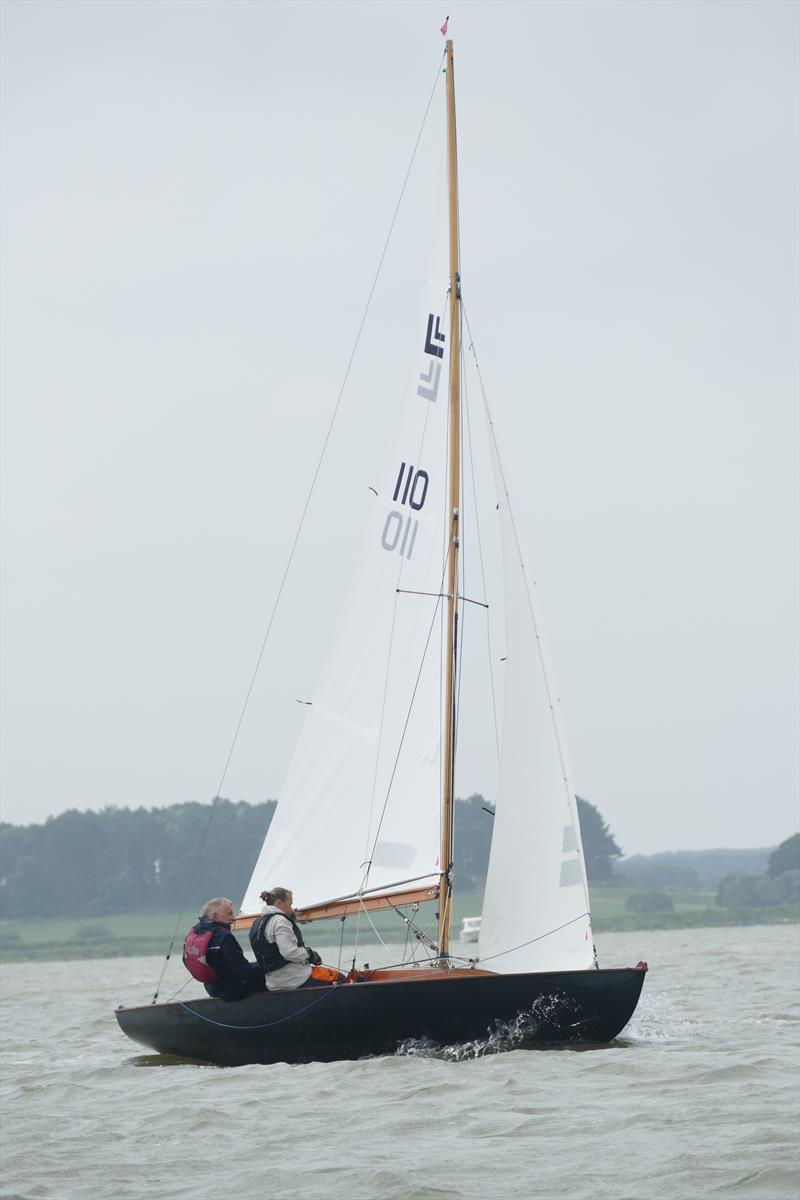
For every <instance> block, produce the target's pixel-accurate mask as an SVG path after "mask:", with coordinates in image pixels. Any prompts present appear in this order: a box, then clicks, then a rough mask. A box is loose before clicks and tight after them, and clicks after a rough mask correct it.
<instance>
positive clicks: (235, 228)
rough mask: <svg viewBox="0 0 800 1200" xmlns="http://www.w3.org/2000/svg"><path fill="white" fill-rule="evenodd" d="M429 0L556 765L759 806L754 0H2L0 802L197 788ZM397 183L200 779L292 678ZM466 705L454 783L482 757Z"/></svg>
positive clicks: (762, 778) (794, 366)
mask: <svg viewBox="0 0 800 1200" xmlns="http://www.w3.org/2000/svg"><path fill="white" fill-rule="evenodd" d="M448 6H449V8H450V33H451V35H452V36H453V37H454V39H455V47H456V56H457V57H456V81H457V88H458V102H459V137H460V165H461V219H462V246H463V275H464V292H465V297H466V299H467V303H468V306H469V317H470V322H471V324H472V330H473V333H474V335H475V340H476V344H477V347H478V350H479V354H480V358H481V366H482V371H483V375H484V379H485V383H486V386H487V390H488V393H489V397H490V400H491V402H492V404H493V407H494V411H495V418H496V422H497V426H498V430H499V435H500V438H501V444H502V446H503V448H504V450H505V455H506V467H507V471H508V476H509V479H510V481H511V488H512V493H513V496H514V499H515V504H516V508H517V518H518V522H519V524H520V526H521V527H522V529H523V530H524V531H527V532H526V533H525V537H526V538H527V539H528V540H527V541H526V548H527V549H526V553H527V555H528V561H529V565H530V563H531V562H533V563H535V566H534V569H533V574H534V576H535V578H536V581H537V590H538V592H539V595H540V599H541V602H542V606H543V611H544V618H545V630H546V633H547V635H548V642H549V648H550V657H551V659H552V661H553V664H554V668H555V674H556V678H557V682H558V690H559V693H560V696H561V698H562V702H563V705H564V709H565V719H566V725H567V733H568V737H569V742H570V748H571V754H572V760H573V769H574V777H575V783H576V787H577V790H578V791H579V793H580V794H582V795H584V796H586V797H587V798H588V799H590V800H592V801H593V802H594V803H595V804H597V805H598V807H599V808H600V809H601V811H602V812H603V814H604V816H605V817H606V818H607V820H608V821H609V823H610V825H611V827H612V829H613V831H614V833H615V834H616V836H617V838H618V840H619V841H620V843H621V844H622V846H623V848H624V850H625V851H626V852H627V853H635V852H653V851H657V850H664V849H678V848H703V847H711V846H722V845H725V846H754V845H761V846H766V845H772V844H775V843H777V842H778V841H780V840H782V839H783V838H785V837H786V836H788V835H789V834H790V833H792V832H793V831H794V830H796V829H797V827H798V819H799V818H798V745H797V730H798V615H797V614H798V492H797V474H798V472H797V467H798V332H797V331H798V262H799V258H798V216H797V214H798V111H799V108H800V105H799V104H798V11H799V10H798V6H797V4H795V3H773V2H771V0H757V2H756V3H748V2H747V0H742V2H739V3H725V2H718V3H693V2H685V3H672V2H671V0H670V2H668V3H659V2H653V3H635V2H626V3H605V2H603V0H591V2H590V3H582V2H581V0H574V2H571V3H547V2H541V3H530V4H525V3H511V4H508V3H502V2H501V0H494V2H492V3H481V2H479V0H474V2H472V3H464V2H463V0H460V2H459V0H446V2H445V0H440V2H439V3H436V4H431V3H428V0H420V2H418V3H413V2H412V3H408V2H403V3H371V4H365V3H336V2H330V0H329V2H326V3H324V4H316V3H290V4H285V3H259V2H257V0H252V2H247V3H241V2H238V0H227V2H225V3H215V2H208V3H206V2H193V0H182V2H179V3H172V2H170V0H163V2H150V3H140V2H138V0H136V2H133V3H129V2H126V0H117V2H114V3H98V2H93V3H73V2H71V0H57V2H56V3H48V2H40V0H25V2H24V3H19V2H17V0H5V2H4V3H3V5H2V22H3V54H4V69H3V89H4V90H3V97H2V101H3V102H2V118H3V164H2V165H3V206H2V208H3V213H2V215H3V289H4V290H3V306H2V308H3V380H2V399H3V413H2V417H3V428H2V433H3V494H2V502H3V504H2V515H3V613H2V617H3V755H2V757H3V776H2V800H3V818H4V819H5V820H7V821H12V822H39V821H42V820H43V819H45V818H46V817H47V816H48V815H51V814H55V813H58V812H60V811H62V810H64V809H66V808H71V807H77V808H101V807H103V806H105V805H107V804H117V805H127V806H138V805H140V804H143V805H147V806H150V805H162V804H170V803H174V802H177V801H188V800H204V801H205V800H208V799H210V798H211V797H212V796H213V795H214V793H215V790H216V788H217V784H218V782H219V779H220V774H221V771H222V768H223V764H224V762H225V758H226V755H227V752H228V748H229V745H230V741H231V737H232V734H233V729H234V726H235V724H236V720H237V717H238V713H239V710H240V707H241V704H242V701H243V698H244V694H245V691H246V688H247V684H248V680H249V676H250V672H251V670H252V668H253V665H254V662H255V658H256V655H257V652H258V648H259V645H260V643H261V638H262V636H263V633H264V630H265V627H266V621H267V618H268V615H269V612H270V610H271V607H272V604H273V601H274V597H275V592H276V587H277V582H278V579H279V577H280V573H281V571H282V569H283V564H284V562H285V560H286V555H287V553H288V550H289V546H290V544H291V539H292V537H293V534H294V530H295V527H296V524H297V520H298V518H299V514H300V511H301V508H302V504H303V499H304V496H305V493H306V489H307V487H308V484H309V481H310V478H311V474H312V471H313V467H314V463H315V461H316V456H317V454H318V451H319V448H320V445H321V442H322V438H323V436H324V432H325V428H326V425H327V422H328V419H329V416H330V413H331V411H332V408H333V404H334V401H335V398H336V394H337V391H338V388H339V385H340V383H341V379H342V376H343V372H344V368H345V364H346V361H347V358H348V355H349V352H350V349H351V346H352V343H353V339H354V336H355V332H356V329H357V327H358V323H359V320H360V316H361V311H362V309H363V306H364V303H365V300H366V296H367V292H368V289H369V285H370V282H371V279H372V276H373V273H374V270H375V267H376V264H377V260H378V256H379V253H380V249H381V246H382V244H383V240H384V237H385V235H386V231H387V229H388V226H389V221H390V218H391V214H392V211H393V209H394V205H395V202H396V199H397V196H398V192H399V188H400V183H401V181H402V178H403V173H404V171H405V168H406V165H407V163H408V159H409V155H410V151H411V147H412V146H413V143H414V139H415V137H416V133H417V130H418V128H419V123H420V120H421V117H422V113H423V110H424V107H425V104H426V101H427V97H428V95H429V93H430V89H431V86H432V83H433V80H434V78H435V75H436V66H437V62H438V60H439V57H440V55H441V53H442V49H443V45H442V39H441V37H440V35H439V32H438V27H439V25H440V24H441V22H442V20H443V19H444V17H445V15H446V12H447V7H448ZM434 103H435V105H436V106H437V107H438V106H439V105H441V104H442V103H443V101H442V95H441V89H440V90H439V93H438V94H437V96H436V99H435V102H434ZM426 161H427V160H426V158H425V153H424V152H423V151H421V158H420V168H421V169H424V167H425V165H426ZM414 178H415V179H416V175H415V176H414ZM411 191H412V195H411V200H410V203H411V202H412V201H413V187H412V190H411ZM404 220H405V225H404V224H403V221H404ZM414 220H415V218H414V217H413V204H412V215H411V216H409V217H408V218H401V221H400V223H399V225H398V231H397V238H396V241H394V242H393V244H392V249H391V250H390V253H389V255H388V257H387V262H386V267H385V272H384V275H383V276H382V278H381V284H380V285H379V288H378V292H377V293H376V309H375V316H374V318H373V316H372V314H371V317H370V322H369V323H368V326H367V328H366V330H365V336H364V345H363V353H362V355H361V356H360V358H359V359H358V360H357V363H359V364H361V365H360V366H359V367H358V368H357V370H356V372H355V373H354V378H353V396H352V398H351V397H350V396H349V394H348V393H346V394H345V400H344V402H343V408H342V413H341V419H340V420H339V422H338V423H337V427H336V429H335V433H334V438H333V442H332V446H331V454H332V459H331V463H332V464H333V465H332V466H331V467H330V469H328V468H327V467H326V468H325V470H324V471H323V476H322V478H321V481H320V490H319V492H318V494H317V495H316V496H315V500H314V502H313V504H312V509H311V513H310V517H309V523H308V528H307V531H306V535H305V537H304V540H303V542H302V544H301V548H300V551H299V554H298V560H297V570H296V572H295V574H294V576H293V579H292V584H291V586H290V588H289V591H288V592H287V604H286V605H285V606H284V607H283V608H282V609H281V610H280V614H279V618H278V621H277V624H276V627H275V636H274V638H273V640H272V641H271V642H270V644H269V645H268V648H267V653H266V655H265V659H264V662H263V666H262V670H261V673H260V675H259V679H258V683H257V686H256V689H255V692H254V695H253V701H252V703H251V705H250V708H249V709H248V713H247V718H246V720H245V724H244V726H243V729H242V734H241V738H240V744H239V747H238V750H237V753H236V755H235V756H234V760H233V763H232V765H231V768H230V771H229V773H228V775H227V777H226V780H225V786H224V787H223V794H225V795H227V796H230V797H231V798H232V799H246V800H250V801H253V802H255V801H259V800H263V799H266V798H267V797H272V796H275V795H276V794H277V793H278V791H279V789H280V785H281V781H282V777H283V773H284V771H285V769H286V766H287V762H288V756H289V753H290V750H291V745H292V740H293V738H294V736H295V735H296V733H297V728H298V723H299V720H300V718H301V716H302V710H301V709H300V708H299V706H298V705H297V704H296V703H295V700H296V699H298V698H303V697H307V696H308V695H309V694H310V692H311V690H312V689H313V686H314V679H315V672H316V670H317V669H318V666H319V654H320V652H321V649H322V647H323V646H324V643H325V641H326V639H327V637H328V633H329V622H330V621H331V620H332V617H331V616H330V613H331V612H332V611H334V610H335V608H336V600H337V598H338V596H339V595H340V589H341V586H342V582H341V580H340V578H339V575H340V574H341V569H340V567H341V564H346V563H347V562H349V561H350V556H351V555H352V548H351V546H350V545H349V542H348V536H349V535H348V534H347V533H346V532H345V530H346V528H348V527H349V525H350V524H351V523H352V522H350V521H349V520H348V517H349V516H350V515H351V513H352V511H354V509H355V507H356V499H355V493H353V495H351V494H350V492H351V490H352V488H351V483H350V481H351V479H353V478H355V476H356V475H357V472H356V471H355V470H354V464H355V463H356V462H357V461H359V455H361V454H362V453H363V452H364V451H363V447H364V446H365V445H367V444H368V440H369V438H370V436H371V435H372V433H373V432H375V431H376V430H377V431H378V432H380V430H379V428H378V426H379V423H380V419H381V418H380V410H379V406H377V405H376V399H379V398H380V393H381V391H382V389H383V388H384V384H383V382H380V386H378V383H376V381H385V380H388V379H390V378H392V377H393V373H394V372H395V371H398V370H399V371H401V372H402V371H404V370H405V369H406V367H407V365H408V364H407V363H405V364H404V359H403V357H402V354H401V352H400V351H402V350H403V347H402V346H401V347H400V348H399V349H398V347H397V345H396V344H395V340H394V338H393V336H392V329H393V323H392V322H393V318H392V308H393V304H394V305H395V306H396V307H397V308H398V309H399V308H400V307H401V306H405V303H406V294H407V293H408V294H410V295H412V296H415V295H416V292H414V291H413V289H412V290H409V289H410V288H411V285H410V283H409V278H410V268H409V269H407V263H408V262H409V260H410V257H411V255H410V252H409V247H412V246H414V245H416V243H417V242H418V241H419V240H420V238H419V236H418V235H420V234H421V230H420V229H419V228H418V227H416V226H415V225H414ZM393 271H394V273H395V276H394V277H396V278H397V280H398V283H397V286H396V290H393V288H394V285H393V284H392V282H391V280H392V278H393V275H392V272H393ZM407 277H408V278H407ZM381 314H385V315H381ZM398 319H399V318H398ZM359 372H360V373H359ZM369 380H372V387H371V388H370V386H369V383H368V381H369ZM365 381H367V382H365ZM373 427H375V428H373ZM326 471H327V474H326V473H325V472H326ZM357 482H358V483H359V487H360V484H361V480H360V478H359V479H358V480H357ZM359 494H360V493H359ZM331 517H333V518H334V519H333V523H332V524H331ZM339 539H341V545H340V544H339ZM319 566H321V567H322V568H324V582H323V583H322V585H321V584H320V581H319V578H318V575H317V571H316V568H317V567H319ZM469 720H472V718H471V717H470V718H469ZM475 720H476V725H475V728H474V729H473V728H472V727H467V730H466V732H467V734H468V736H466V737H462V743H463V744H464V745H465V746H466V747H467V752H466V753H465V756H464V759H463V761H462V764H461V767H460V775H459V788H458V790H459V792H460V793H461V794H466V793H468V792H470V791H472V790H481V791H483V792H484V794H485V795H487V796H488V797H491V796H492V794H493V787H494V762H493V760H492V756H491V754H490V753H488V752H487V751H486V750H485V747H484V745H483V739H482V737H481V736H480V734H481V733H482V729H480V728H479V727H478V724H477V718H475ZM466 721H467V717H466V716H465V722H466ZM473 735H474V736H473Z"/></svg>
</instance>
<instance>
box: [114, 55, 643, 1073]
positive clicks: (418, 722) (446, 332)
mask: <svg viewBox="0 0 800 1200" xmlns="http://www.w3.org/2000/svg"><path fill="white" fill-rule="evenodd" d="M444 64H445V74H446V81H447V87H446V114H447V189H446V196H445V197H444V198H443V199H444V200H446V210H447V236H446V237H442V238H440V239H439V242H440V247H441V250H440V262H438V263H437V264H436V265H435V267H434V269H433V271H432V273H431V276H430V279H429V282H428V283H427V285H426V292H425V302H424V305H423V309H422V312H421V314H420V320H419V325H418V329H417V342H416V351H415V354H416V358H415V362H414V370H413V374H412V378H411V382H410V385H409V387H408V389H407V395H406V402H405V407H404V412H403V415H402V418H400V417H399V416H398V440H397V446H396V448H395V449H394V450H393V452H392V455H391V456H390V458H389V461H388V462H387V464H386V465H385V467H384V470H383V473H382V475H380V476H379V477H378V478H376V479H375V480H374V483H376V484H378V486H377V487H373V486H372V483H373V480H372V479H370V480H368V481H366V482H367V483H368V485H369V486H370V488H371V500H370V503H371V511H370V513H369V518H368V522H367V529H366V535H365V539H364V543H363V548H362V552H361V557H360V559H359V561H358V564H357V566H356V570H355V573H354V577H353V581H352V587H351V590H350V594H349V598H348V601H347V604H346V607H345V615H344V618H343V622H342V626H341V629H340V631H339V636H338V639H336V641H335V642H334V643H333V644H332V648H331V651H330V655H329V657H328V661H327V663H326V664H325V666H324V669H323V671H322V675H321V678H320V681H319V684H318V686H317V689H316V692H315V694H314V697H313V701H312V702H311V704H310V705H309V706H308V710H307V717H306V721H305V725H304V728H303V731H302V734H301V736H300V740H299V743H298V745H297V747H296V750H295V753H294V757H293V759H292V761H291V764H290V767H289V770H288V774H287V778H286V781H285V784H284V787H283V789H282V791H281V794H280V797H279V802H278V805H277V809H276V812H275V815H274V817H273V820H272V822H271V824H270V827H269V829H268V831H267V836H266V840H265V842H264V845H263V848H262V850H261V853H260V855H259V857H258V861H257V862H256V865H255V868H254V871H253V875H252V879H251V881H250V884H249V885H248V888H247V890H246V893H245V896H244V899H243V901H242V905H241V911H240V914H239V916H238V917H237V918H236V922H235V928H237V929H241V930H244V929H248V928H249V927H250V925H251V924H252V922H253V921H254V920H255V919H256V918H257V917H258V916H259V915H260V912H261V906H260V900H259V897H260V894H261V892H262V890H263V889H265V888H270V887H275V886H282V887H288V888H291V889H292V891H293V892H294V896H295V898H296V900H297V901H298V903H299V904H300V905H301V907H299V908H298V910H297V916H298V919H299V920H300V921H301V922H313V921H319V920H325V919H339V920H340V921H342V929H344V922H345V920H346V919H348V918H352V917H357V918H359V919H361V918H364V919H371V914H374V913H376V912H380V911H381V910H387V911H388V910H397V911H398V912H400V913H401V914H404V920H405V921H406V923H407V925H408V927H409V928H410V929H414V931H415V934H416V937H414V938H412V939H411V941H412V944H413V945H414V946H415V947H416V948H417V949H418V948H419V947H420V946H422V947H427V957H426V958H425V959H424V960H423V961H420V960H419V958H418V957H417V955H416V953H415V954H414V955H413V956H411V957H409V958H407V959H406V961H404V962H402V963H400V964H397V965H394V966H391V967H386V968H382V969H374V970H370V969H368V968H366V967H362V968H361V969H358V968H356V966H355V959H354V962H353V969H352V970H351V971H350V973H349V974H348V975H347V977H346V979H345V982H344V983H340V984H338V985H330V984H322V983H321V984H320V985H319V986H317V987H306V988H303V989H301V990H300V991H294V992H267V993H264V994H256V995H253V996H250V997H248V998H247V999H245V1000H243V1001H241V1002H239V1003H235V1004H224V1003H222V1002H221V1001H219V1000H214V999H199V1000H191V1001H181V1000H173V1001H171V1002H166V1003H151V1004H149V1005H143V1006H133V1007H124V1006H121V1007H119V1008H118V1009H117V1010H116V1018H117V1021H118V1022H119V1026H120V1028H121V1029H122V1031H123V1032H124V1033H125V1034H127V1036H128V1037H130V1038H132V1039H133V1040H134V1041H136V1042H139V1043H142V1044H143V1045H145V1046H147V1047H150V1048H152V1049H154V1050H156V1051H159V1052H161V1053H167V1054H171V1055H177V1056H181V1057H185V1058H191V1059H196V1060H200V1061H203V1062H211V1063H217V1064H221V1065H235V1064H244V1063H274V1062H309V1061H332V1060H337V1059H354V1058H359V1057H362V1056H365V1055H375V1054H387V1053H392V1052H393V1051H395V1050H396V1048H397V1047H398V1045H399V1044H401V1043H403V1042H406V1041H408V1040H409V1039H426V1040H427V1041H429V1042H432V1043H434V1044H452V1043H454V1042H466V1041H474V1040H476V1039H481V1038H486V1037H487V1035H491V1034H492V1033H493V1032H495V1031H496V1030H498V1029H499V1028H507V1027H510V1026H513V1027H514V1028H516V1029H517V1030H522V1034H521V1039H518V1042H517V1044H531V1045H553V1044H564V1043H567V1044H571V1043H583V1044H604V1043H608V1042H609V1041H610V1040H612V1039H613V1038H615V1037H616V1036H617V1035H618V1034H619V1033H620V1031H621V1030H622V1029H623V1028H624V1026H625V1025H626V1024H627V1022H628V1021H629V1020H630V1018H631V1015H632V1014H633V1012H634V1010H635V1007H636V1004H637V1002H638V999H639V996H640V993H641V989H642V985H643V981H644V977H645V971H646V964H643V963H640V964H638V965H637V966H636V967H629V968H628V967H626V968H614V969H600V968H599V966H598V963H597V958H596V953H595V948H594V943H593V938H592V929H591V915H590V906H589V892H588V887H587V881H586V868H585V864H584V857H583V850H582V845H581V836H580V827H579V823H578V818H577V811H576V802H575V796H574V791H573V788H572V785H571V783H570V776H569V768H568V763H567V756H566V750H565V741H564V737H563V734H562V730H561V727H560V720H559V716H558V704H557V700H556V698H555V695H554V692H553V689H552V687H551V685H550V683H549V676H548V673H547V670H546V666H545V662H544V659H543V654H542V645H541V638H540V634H539V628H538V625H537V621H536V616H535V612H534V609H533V606H532V604H531V596H530V589H529V587H528V582H527V578H526V574H525V570H524V567H523V565H522V557H521V554H520V547H519V542H518V538H517V531H516V526H515V523H514V519H513V515H512V513H511V507H510V503H509V497H508V490H507V487H506V484H505V479H504V475H503V470H502V465H501V462H500V457H499V453H498V449H497V444H496V439H495V438H494V431H493V426H492V424H491V421H489V422H488V432H489V443H490V451H491V455H490V456H491V460H492V464H493V469H494V481H495V495H496V508H497V513H498V516H499V521H500V544H501V547H502V558H503V574H504V584H505V654H504V656H503V663H502V670H503V672H504V676H505V678H504V706H503V721H502V731H501V737H500V754H499V763H500V765H499V772H498V786H497V803H496V814H495V817H494V820H493V837H492V848H491V855H490V861H489V868H488V874H487V879H486V889H485V896H484V904H483V913H482V920H481V923H480V934H479V942H478V953H477V955H476V956H475V958H473V959H466V958H458V957H457V956H456V955H455V954H454V952H453V947H452V944H451V923H452V909H453V904H452V896H453V882H454V880H453V814H454V776H455V763H456V752H457V733H458V716H459V704H460V691H461V688H462V686H464V687H466V686H467V682H466V681H465V680H462V678H461V649H462V628H463V612H464V609H465V606H466V605H468V604H469V603H470V602H471V600H472V598H471V597H469V596H467V595H465V594H464V579H463V573H462V570H461V563H460V556H461V548H462V543H463V537H464V529H463V524H464V522H463V514H464V495H463V492H464V489H463V487H462V481H461V475H462V461H461V460H462V451H463V447H462V414H461V392H462V386H461V367H462V320H463V313H462V295H461V275H460V263H459V229H458V184H457V147H456V122H455V82H454V69H453V43H452V40H448V41H447V42H446V47H445V52H444ZM428 903H432V904H435V905H436V917H435V920H436V926H435V936H433V926H431V936H427V935H426V934H425V933H424V932H422V931H421V930H419V929H418V928H417V926H416V925H415V921H416V919H417V917H416V914H417V912H418V909H419V906H424V905H425V904H428ZM409 914H410V915H409Z"/></svg>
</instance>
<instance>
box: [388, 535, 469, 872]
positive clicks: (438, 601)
mask: <svg viewBox="0 0 800 1200" xmlns="http://www.w3.org/2000/svg"><path fill="white" fill-rule="evenodd" d="M452 546H453V535H452V534H451V536H450V547H449V549H448V553H447V555H446V556H445V561H444V569H443V572H442V578H441V580H440V582H439V593H441V591H442V588H443V587H444V581H445V575H446V573H447V563H448V561H449V558H450V553H451V552H452ZM441 600H442V597H441V594H439V595H437V596H436V604H435V605H434V609H433V616H432V618H431V622H430V625H429V626H428V635H427V637H426V638H425V645H424V647H423V649H422V658H421V660H420V664H419V669H418V671H417V678H416V680H415V681H414V690H413V691H412V693H411V699H410V701H409V704H408V710H407V712H406V719H405V721H404V723H403V732H402V734H401V735H400V744H399V745H398V747H397V753H396V755H395V759H394V764H393V766H392V773H391V776H390V777H389V783H388V786H387V788H386V796H385V799H384V801H383V808H382V809H381V815H380V819H379V821H378V828H377V829H376V831H375V840H374V841H373V843H372V851H371V853H370V857H369V863H370V865H371V863H372V859H373V857H374V854H375V849H376V847H377V845H378V838H379V837H380V833H381V827H382V826H383V820H384V817H385V816H386V806H387V805H388V803H389V796H390V795H391V791H392V784H393V783H394V777H395V774H396V773H397V766H398V763H399V762H400V753H401V751H402V749H403V743H404V741H405V737H406V733H407V731H408V723H409V721H410V720H411V710H412V708H413V706H414V700H415V698H416V695H417V688H418V687H419V681H420V679H421V678H422V668H423V667H424V666H425V659H426V658H427V655H428V647H429V645H430V641H431V634H432V633H433V627H434V625H435V624H436V614H437V612H438V611H439V605H440V604H441ZM368 874H369V869H368V870H367V875H368Z"/></svg>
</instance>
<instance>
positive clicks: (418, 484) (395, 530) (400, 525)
mask: <svg viewBox="0 0 800 1200" xmlns="http://www.w3.org/2000/svg"><path fill="white" fill-rule="evenodd" d="M401 493H402V494H401ZM427 495H428V472H427V471H423V470H421V469H420V470H418V471H415V470H414V468H413V466H411V465H410V464H406V463H401V464H400V470H399V471H398V473H397V483H396V484H395V485H394V494H393V496H392V500H393V501H394V502H395V504H398V503H399V504H401V505H403V506H405V505H408V507H409V508H411V509H413V511H414V512H419V511H420V509H421V508H422V506H423V504H424V503H425V497H426V496H427ZM418 526H419V521H418V520H417V519H416V517H414V516H412V515H411V513H403V512H401V511H400V510H399V509H397V508H393V509H392V510H391V512H389V513H387V514H386V520H385V522H384V525H383V533H382V534H381V545H382V546H383V548H384V550H388V551H390V552H391V551H393V550H396V551H397V552H398V554H400V555H401V557H404V558H411V555H412V554H413V552H414V542H415V541H416V540H417V528H418Z"/></svg>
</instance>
